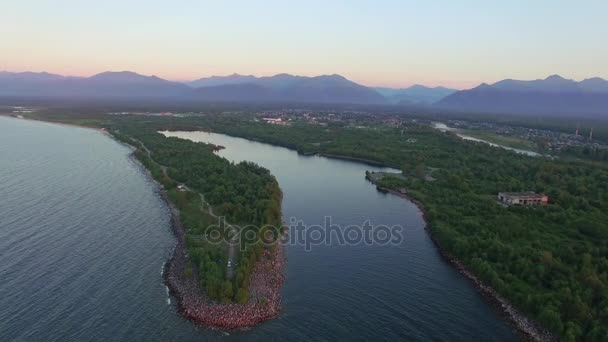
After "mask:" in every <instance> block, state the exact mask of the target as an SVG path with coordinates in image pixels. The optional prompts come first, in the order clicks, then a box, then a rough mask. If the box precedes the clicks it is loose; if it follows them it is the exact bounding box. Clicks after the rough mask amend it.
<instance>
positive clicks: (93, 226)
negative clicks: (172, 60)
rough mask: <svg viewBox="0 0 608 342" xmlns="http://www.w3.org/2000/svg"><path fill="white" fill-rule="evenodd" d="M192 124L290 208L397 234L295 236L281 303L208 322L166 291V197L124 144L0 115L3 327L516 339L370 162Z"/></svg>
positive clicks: (9, 335)
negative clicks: (260, 321)
mask: <svg viewBox="0 0 608 342" xmlns="http://www.w3.org/2000/svg"><path fill="white" fill-rule="evenodd" d="M190 134H194V135H193V136H192V137H193V138H196V139H201V140H205V141H212V142H214V143H218V144H221V145H223V146H226V147H227V149H226V150H223V151H222V155H224V156H225V157H227V158H229V159H232V160H241V159H247V160H251V161H255V162H258V163H260V164H262V165H263V166H265V167H267V168H269V169H270V170H271V171H272V172H273V173H274V174H275V175H276V176H277V178H278V180H279V183H280V184H281V187H282V189H283V191H284V196H285V199H284V204H283V206H284V214H285V218H286V219H289V218H290V217H297V218H299V219H302V220H304V222H305V223H306V224H312V223H319V222H322V221H323V217H324V216H325V215H331V216H332V217H333V220H334V223H339V224H361V223H362V222H363V221H364V220H367V219H369V220H371V221H372V222H373V223H375V224H387V225H393V224H400V225H403V226H404V227H406V231H405V241H404V242H403V243H402V244H401V245H399V246H316V247H313V250H312V251H311V252H306V251H305V250H304V248H303V247H300V246H290V247H288V249H287V255H288V258H289V260H288V268H287V270H286V271H287V282H286V284H285V287H284V291H283V295H284V308H285V312H284V314H283V315H282V316H281V317H280V318H279V319H277V320H274V321H271V322H268V323H267V324H264V325H262V326H260V327H258V328H256V329H253V330H251V331H246V332H237V333H234V332H230V333H229V334H228V333H224V332H212V331H207V330H205V329H202V328H198V327H195V326H194V325H192V324H191V323H190V322H187V321H184V320H182V319H181V318H180V317H179V315H177V314H176V309H175V306H174V303H173V301H171V299H170V298H169V297H168V296H167V292H166V287H165V286H164V285H163V283H162V276H161V268H162V266H163V263H164V262H165V261H166V260H167V259H168V258H169V256H170V254H171V250H172V248H173V245H174V243H175V239H174V237H173V236H172V234H171V232H170V229H169V216H168V211H167V209H166V207H165V205H164V204H163V202H162V201H161V200H160V198H159V196H158V194H157V191H156V189H155V186H154V184H153V183H152V182H151V181H150V180H149V179H148V178H147V177H146V176H145V173H144V172H143V171H142V170H141V168H140V167H139V166H138V165H137V164H136V163H135V162H133V161H132V159H131V158H130V157H129V155H130V150H129V149H128V148H126V147H125V146H123V145H120V144H118V143H117V142H115V141H113V140H111V139H109V138H108V137H106V136H104V135H103V134H101V133H99V132H96V131H92V130H87V129H81V128H74V127H67V126H59V125H52V124H47V123H41V122H32V121H24V120H18V119H11V118H4V117H0V341H177V340H179V341H207V340H245V339H251V340H263V339H264V340H268V339H271V340H293V341H303V340H351V341H352V340H371V339H374V340H375V339H387V340H395V339H406V340H421V341H428V340H436V341H440V340H471V339H477V340H484V341H487V340H489V341H492V340H495V341H509V340H514V339H516V335H514V333H512V332H511V330H510V329H509V327H508V326H506V324H505V323H503V322H502V321H501V320H500V319H499V317H497V314H496V313H495V312H494V311H493V310H492V309H491V308H490V307H489V306H488V305H487V304H486V303H484V301H483V300H482V298H481V297H480V296H479V295H478V294H477V292H476V291H475V290H474V289H473V288H472V287H471V286H470V284H469V283H468V282H467V281H466V280H465V279H464V278H463V277H462V276H460V275H459V274H458V273H457V272H455V271H454V270H453V269H451V268H450V267H449V266H448V265H447V264H445V263H444V262H443V261H441V259H440V257H439V255H438V253H437V252H436V250H435V248H434V247H433V245H432V243H431V241H430V240H429V239H428V237H427V236H426V234H425V232H424V230H423V222H422V219H421V215H420V213H419V211H418V210H417V209H416V208H415V207H414V206H413V205H412V204H410V203H409V202H407V201H404V200H402V199H400V198H396V197H394V196H390V195H383V194H381V193H378V192H377V191H376V190H375V188H374V187H373V186H372V185H370V184H369V183H367V182H366V181H365V180H364V178H363V172H364V171H365V170H366V169H371V167H369V166H364V165H360V164H356V163H350V162H344V161H336V160H329V159H325V158H320V157H302V156H298V155H297V154H296V153H294V152H292V151H288V150H285V149H282V148H277V147H272V146H268V145H264V144H259V143H254V142H249V141H246V140H242V139H235V138H230V137H226V136H221V135H210V134H202V133H190Z"/></svg>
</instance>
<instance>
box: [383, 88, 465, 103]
mask: <svg viewBox="0 0 608 342" xmlns="http://www.w3.org/2000/svg"><path fill="white" fill-rule="evenodd" d="M374 89H376V91H378V92H379V93H380V94H381V95H382V96H384V97H386V98H387V99H388V101H389V102H390V103H392V104H402V105H429V104H433V103H435V102H437V101H439V100H441V99H443V98H444V97H446V96H448V95H450V94H453V93H455V92H456V91H457V90H456V89H450V88H445V87H434V88H431V87H425V86H423V85H419V84H416V85H413V86H411V87H409V88H403V89H397V88H374Z"/></svg>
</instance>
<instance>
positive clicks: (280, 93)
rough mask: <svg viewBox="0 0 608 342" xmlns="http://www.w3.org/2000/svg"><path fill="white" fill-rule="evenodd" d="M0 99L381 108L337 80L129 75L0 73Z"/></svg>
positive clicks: (361, 90)
mask: <svg viewBox="0 0 608 342" xmlns="http://www.w3.org/2000/svg"><path fill="white" fill-rule="evenodd" d="M0 96H44V97H112V98H113V97H122V98H128V97H155V98H174V99H180V100H188V101H231V102H303V103H308V102H309V103H345V104H348V103H352V104H385V103H386V99H385V98H384V97H383V96H382V95H380V94H378V93H377V92H376V91H375V90H373V89H371V88H368V87H365V86H362V85H360V84H357V83H354V82H352V81H349V80H347V79H346V78H344V77H342V76H340V75H322V76H316V77H305V76H293V75H288V74H279V75H275V76H271V77H260V78H258V77H255V76H241V75H236V74H235V75H231V76H226V77H209V78H205V79H200V80H197V81H193V82H189V84H188V85H187V84H184V83H180V82H172V81H168V80H164V79H162V78H159V77H156V76H144V75H140V74H137V73H134V72H130V71H122V72H103V73H100V74H97V75H94V76H91V77H64V76H61V75H54V74H48V73H31V72H24V73H11V72H0Z"/></svg>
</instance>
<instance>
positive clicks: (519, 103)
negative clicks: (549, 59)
mask: <svg viewBox="0 0 608 342" xmlns="http://www.w3.org/2000/svg"><path fill="white" fill-rule="evenodd" d="M435 106H436V107H438V108H444V109H451V110H459V111H471V112H487V113H505V114H555V115H562V114H572V115H602V116H606V117H608V81H606V80H604V79H601V78H597V77H596V78H590V79H586V80H583V81H580V82H576V81H574V80H569V79H565V78H563V77H561V76H559V75H552V76H549V77H547V78H545V79H541V80H533V81H518V80H511V79H508V80H503V81H500V82H496V83H494V84H492V85H488V84H485V83H484V84H481V85H479V86H477V87H475V88H473V89H469V90H462V91H459V92H456V93H454V94H451V95H448V96H446V97H445V98H443V99H442V100H440V101H439V102H437V104H436V105H435Z"/></svg>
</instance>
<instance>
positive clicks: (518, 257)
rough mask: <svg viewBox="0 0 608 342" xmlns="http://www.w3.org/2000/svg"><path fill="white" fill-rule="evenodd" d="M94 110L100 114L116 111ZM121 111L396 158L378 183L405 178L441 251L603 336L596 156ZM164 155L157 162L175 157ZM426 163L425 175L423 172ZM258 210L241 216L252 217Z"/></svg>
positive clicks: (550, 322)
mask: <svg viewBox="0 0 608 342" xmlns="http://www.w3.org/2000/svg"><path fill="white" fill-rule="evenodd" d="M95 120H97V124H106V125H107V124H108V122H112V121H116V120H118V119H116V118H109V117H97V118H95ZM108 120H109V121H108ZM120 120H124V121H131V120H133V121H138V122H140V123H141V124H142V125H144V126H145V127H146V129H148V130H150V131H153V130H156V129H173V130H199V129H202V130H210V131H215V132H218V133H226V134H230V135H234V136H239V137H245V138H249V139H254V140H258V141H262V142H267V143H271V144H276V145H281V146H285V147H288V148H292V149H295V150H297V151H299V152H300V153H306V154H310V153H321V154H332V155H342V156H349V157H354V158H361V159H366V160H370V161H375V162H380V163H383V164H385V165H388V166H392V167H396V168H400V169H402V170H403V172H404V174H405V175H406V176H407V177H406V180H404V181H403V180H399V181H395V180H386V181H385V182H386V183H385V184H384V185H385V186H389V187H403V186H405V187H407V188H408V193H409V194H410V195H411V196H413V197H414V198H416V199H417V200H418V201H419V202H421V203H422V205H423V207H424V209H425V211H426V212H427V218H428V220H429V224H430V229H431V234H433V235H434V237H435V239H436V240H437V241H439V243H440V244H441V246H442V247H443V248H444V249H445V250H447V251H448V252H449V253H450V254H452V255H454V256H455V257H457V258H458V259H459V260H461V261H462V262H463V263H464V264H465V265H467V266H468V267H469V268H470V269H471V270H472V271H473V272H474V273H475V274H476V275H478V276H479V277H480V278H481V279H482V280H484V281H485V282H486V283H488V284H490V285H492V287H494V288H495V289H496V290H497V291H498V292H499V293H500V294H501V295H503V296H504V297H506V298H507V299H509V300H510V301H511V302H512V303H513V304H514V305H515V306H516V307H518V308H519V309H520V310H522V311H524V312H525V313H527V314H528V315H529V316H530V317H531V318H533V319H535V320H537V321H538V322H540V323H541V324H542V325H544V326H545V327H546V328H547V329H549V330H550V331H552V332H554V333H556V334H558V335H560V336H562V337H563V338H564V339H565V340H566V341H575V340H579V341H607V340H608V168H606V166H605V164H604V163H603V162H599V161H598V162H596V163H590V162H580V161H576V160H573V159H567V158H560V159H554V160H553V159H549V158H544V157H538V158H535V157H528V156H525V155H521V154H516V153H514V152H510V151H507V150H503V149H500V148H494V147H490V146H488V145H485V144H482V143H475V142H471V141H464V140H461V139H460V138H458V137H456V136H455V135H453V134H451V133H441V132H439V131H436V130H434V129H432V128H430V127H428V126H424V125H419V124H416V123H410V124H405V125H403V126H402V127H385V126H381V125H370V126H367V127H364V128H357V127H345V126H343V125H340V124H333V125H332V124H330V125H328V126H316V125H308V124H304V123H296V124H294V125H293V126H289V127H285V126H275V125H268V124H264V123H261V122H256V121H255V120H253V119H252V118H251V117H250V116H247V115H208V116H200V117H189V118H145V120H144V118H142V117H125V118H122V119H120ZM120 120H119V121H120ZM171 142H172V141H171ZM176 144H179V143H177V142H176ZM176 146H177V145H176ZM183 147H185V146H182V147H180V148H183ZM175 153H177V151H175ZM573 153H578V152H573ZM580 153H586V152H584V151H581V152H580ZM161 154H162V153H161ZM165 158H167V160H164V159H163V161H162V162H163V163H167V164H171V158H169V157H165ZM430 174H432V179H433V180H429V178H428V177H426V176H428V175H430ZM176 177H179V176H178V175H177V174H176ZM200 186H201V189H203V188H202V185H200ZM499 191H536V192H542V193H546V194H547V195H548V196H549V201H550V204H549V205H548V206H546V207H517V206H512V207H503V206H501V205H499V204H498V203H497V202H496V195H497V193H498V192H499ZM271 197H272V195H271ZM227 210H228V211H227V212H229V209H227ZM255 213H256V211H255V210H251V211H250V214H248V216H249V217H250V218H251V219H256V218H259V217H260V216H259V215H260V214H259V212H258V214H255ZM235 215H238V214H236V213H235ZM235 217H236V216H235Z"/></svg>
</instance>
